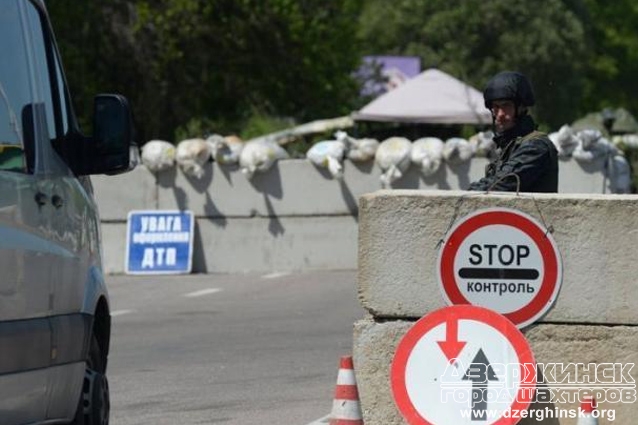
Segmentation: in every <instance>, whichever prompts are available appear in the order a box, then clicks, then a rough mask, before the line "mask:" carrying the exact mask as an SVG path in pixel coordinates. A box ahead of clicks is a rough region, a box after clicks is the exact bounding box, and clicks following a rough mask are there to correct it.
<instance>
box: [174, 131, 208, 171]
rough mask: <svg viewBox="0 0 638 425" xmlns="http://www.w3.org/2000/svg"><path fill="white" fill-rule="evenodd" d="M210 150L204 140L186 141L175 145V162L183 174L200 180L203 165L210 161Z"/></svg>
mask: <svg viewBox="0 0 638 425" xmlns="http://www.w3.org/2000/svg"><path fill="white" fill-rule="evenodd" d="M210 157H211V156H210V148H209V146H208V143H206V140H204V139H186V140H182V141H181V142H179V143H178V144H177V149H176V152H175V160H176V161H177V165H179V167H180V168H181V169H182V171H183V172H184V174H187V175H189V176H193V177H196V178H198V179H201V178H202V177H203V176H204V164H206V163H207V162H208V161H210Z"/></svg>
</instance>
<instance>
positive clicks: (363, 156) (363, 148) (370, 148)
mask: <svg viewBox="0 0 638 425" xmlns="http://www.w3.org/2000/svg"><path fill="white" fill-rule="evenodd" d="M378 149H379V141H378V140H377V139H368V138H365V139H355V141H354V142H353V144H352V147H351V148H350V150H348V153H347V156H348V159H349V160H351V161H353V162H367V161H371V160H372V159H374V155H375V154H376V153H377V150H378Z"/></svg>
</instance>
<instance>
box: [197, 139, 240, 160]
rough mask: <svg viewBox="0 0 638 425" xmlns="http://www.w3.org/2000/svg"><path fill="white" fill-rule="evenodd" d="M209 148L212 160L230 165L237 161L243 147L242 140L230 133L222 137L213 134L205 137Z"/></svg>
mask: <svg viewBox="0 0 638 425" xmlns="http://www.w3.org/2000/svg"><path fill="white" fill-rule="evenodd" d="M206 142H207V143H208V144H209V146H210V148H211V156H212V158H213V160H215V161H216V162H218V163H219V164H222V165H232V164H237V163H239V156H240V155H241V151H242V149H244V144H245V143H244V141H243V140H241V139H240V138H239V137H237V136H234V135H231V136H226V137H222V136H220V135H219V134H213V135H212V136H209V137H208V138H207V139H206Z"/></svg>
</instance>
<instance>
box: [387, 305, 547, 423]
mask: <svg viewBox="0 0 638 425" xmlns="http://www.w3.org/2000/svg"><path fill="white" fill-rule="evenodd" d="M391 384H392V393H393V396H394V400H395V402H396V405H397V406H398V408H399V410H400V412H401V414H402V415H403V417H404V418H405V419H406V421H407V422H408V423H409V424H411V425H449V424H469V425H472V424H485V425H492V424H496V425H512V424H516V423H517V422H518V421H519V420H520V418H522V417H524V416H525V413H526V412H527V409H528V408H529V406H530V404H531V401H532V398H533V396H534V393H535V389H536V363H535V361H534V356H533V354H532V351H531V349H530V347H529V345H528V343H527V340H526V339H525V337H524V336H523V334H522V333H521V332H520V331H519V330H518V329H517V328H516V327H515V326H514V325H513V324H512V323H511V322H510V321H509V320H508V319H506V318H505V317H504V316H502V315H500V314H498V313H496V312H494V311H492V310H488V309H486V308H483V307H477V306H472V305H461V306H451V307H445V308H442V309H440V310H437V311H434V312H433V313H430V314H428V315H427V316H424V317H423V318H421V319H420V320H419V321H417V322H416V323H415V324H414V326H413V327H412V328H410V330H409V331H408V332H407V333H406V334H405V336H404V337H403V339H402V340H401V341H400V343H399V345H398V347H397V350H396V353H395V355H394V360H393V361H392V368H391Z"/></svg>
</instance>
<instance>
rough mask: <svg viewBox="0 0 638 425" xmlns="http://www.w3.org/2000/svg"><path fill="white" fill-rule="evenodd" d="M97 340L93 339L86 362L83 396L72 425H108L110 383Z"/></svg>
mask: <svg viewBox="0 0 638 425" xmlns="http://www.w3.org/2000/svg"><path fill="white" fill-rule="evenodd" d="M103 363H104V362H103V361H102V353H101V350H100V345H99V344H98V342H97V338H95V336H93V337H92V338H91V348H90V350H89V359H88V361H87V362H86V371H85V373H84V383H83V384H82V394H81V395H80V401H79V403H78V409H77V411H76V413H75V419H74V420H73V422H72V423H71V425H108V423H109V412H110V409H111V401H110V398H109V383H108V380H107V379H106V375H105V373H104V372H105V370H104V369H105V368H104V364H103Z"/></svg>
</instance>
